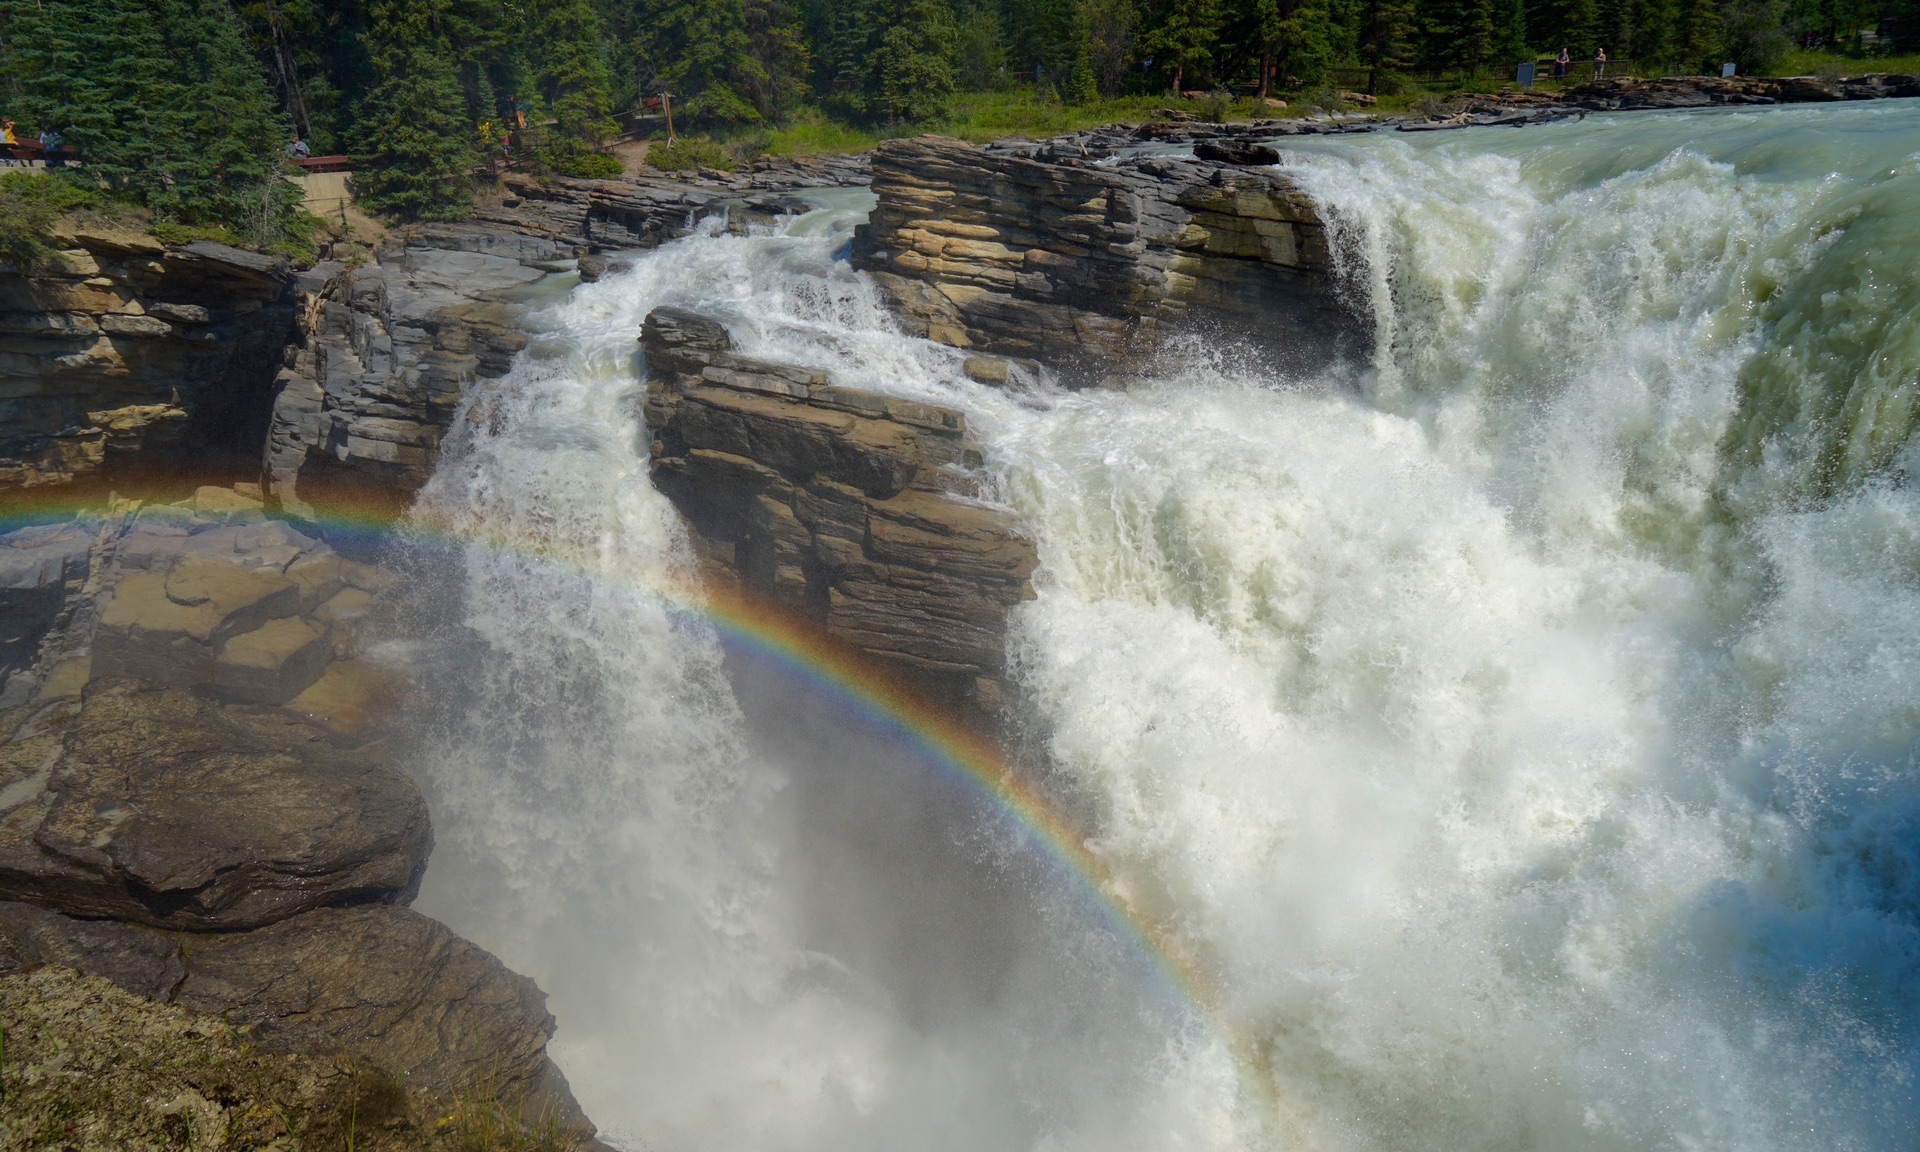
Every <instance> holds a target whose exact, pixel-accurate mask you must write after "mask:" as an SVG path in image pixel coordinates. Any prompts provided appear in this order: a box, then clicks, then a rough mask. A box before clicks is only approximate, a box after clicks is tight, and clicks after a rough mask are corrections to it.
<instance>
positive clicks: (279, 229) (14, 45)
mask: <svg viewBox="0 0 1920 1152" xmlns="http://www.w3.org/2000/svg"><path fill="white" fill-rule="evenodd" d="M0 16H4V19H5V24H6V29H7V34H8V45H7V48H8V53H7V57H6V65H5V66H6V69H7V71H8V73H9V78H10V80H11V84H10V85H9V87H11V88H13V89H14V91H15V92H17V96H15V97H13V98H12V99H10V100H9V101H8V105H7V111H8V113H9V114H11V115H13V116H15V117H16V118H18V119H19V120H20V121H21V123H22V125H23V127H24V126H33V127H38V128H51V129H53V130H55V131H57V132H59V133H61V134H62V136H64V137H65V142H66V147H67V148H68V150H69V151H70V152H72V153H73V154H75V155H77V156H80V157H82V158H83V159H84V160H85V162H86V165H87V167H86V172H87V175H88V177H89V178H90V179H93V180H95V181H98V182H100V183H103V184H105V185H107V186H108V187H110V188H112V189H115V190H117V191H119V192H121V193H123V194H126V195H129V196H132V197H134V198H136V199H138V200H139V201H140V202H141V203H143V204H145V205H147V206H148V207H149V208H152V209H153V210H154V212H155V213H156V214H157V215H158V216H160V217H161V218H162V219H171V220H176V221H180V222H183V223H188V224H202V225H207V224H211V225H220V226H224V227H227V228H231V229H233V230H234V231H235V232H237V233H239V234H240V235H241V236H242V237H243V238H244V239H247V240H249V241H251V242H254V243H259V244H270V243H274V242H276V241H278V240H280V239H281V238H282V237H283V235H284V233H285V229H286V228H287V227H289V226H290V225H291V223H292V220H293V216H294V209H295V206H296V205H297V204H298V203H299V199H300V197H299V191H298V190H297V189H296V188H294V187H293V185H292V184H291V183H289V182H288V181H287V180H286V179H285V173H284V171H283V169H282V164H281V157H282V150H283V149H284V147H285V146H286V144H287V143H288V141H289V140H290V139H291V136H292V125H291V124H290V123H289V122H288V120H287V119H286V117H285V116H284V115H282V114H281V113H280V111H279V110H278V108H277V107H276V105H275V102H274V99H273V94H272V90H271V88H270V87H269V85H268V81H267V78H266V75H265V73H264V72H263V71H262V70H261V68H260V66H259V64H258V62H257V61H256V60H255V58H254V56H253V52H252V46H251V44H250V42H249V40H248V37H247V32H246V29H245V27H244V26H243V25H242V24H241V23H240V22H239V20H238V19H237V18H236V17H235V15H234V13H233V12H232V10H231V9H229V8H228V7H227V6H226V4H225V3H223V2H222V0H0Z"/></svg>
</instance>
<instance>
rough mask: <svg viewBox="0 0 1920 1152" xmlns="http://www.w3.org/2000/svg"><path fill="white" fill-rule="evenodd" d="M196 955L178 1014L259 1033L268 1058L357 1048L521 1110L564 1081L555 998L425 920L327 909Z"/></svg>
mask: <svg viewBox="0 0 1920 1152" xmlns="http://www.w3.org/2000/svg"><path fill="white" fill-rule="evenodd" d="M191 947H192V955H191V956H190V957H189V959H188V961H187V965H186V977H185V979H184V980H183V981H182V982H181V984H180V985H179V988H178V990H177V991H176V992H175V993H174V996H173V1002H174V1003H176V1004H180V1005H182V1006H184V1007H187V1008H191V1009H193V1010H195V1011H199V1012H208V1013H217V1014H221V1015H224V1016H225V1017H226V1018H227V1019H229V1020H231V1021H232V1022H234V1023H236V1024H253V1025H257V1026H258V1029H259V1030H258V1032H257V1033H256V1035H258V1036H259V1038H260V1042H261V1044H262V1046H263V1047H265V1048H267V1049H268V1050H269V1051H281V1052H325V1051H337V1050H343V1049H351V1050H353V1051H355V1052H357V1053H359V1054H361V1055H363V1056H365V1057H366V1058H368V1059H370V1060H373V1061H374V1062H376V1063H378V1064H380V1065H382V1066H384V1067H387V1068H391V1069H393V1070H395V1071H397V1072H401V1073H403V1074H404V1075H406V1076H407V1078H408V1079H409V1080H411V1081H413V1082H414V1083H417V1084H421V1085H423V1086H427V1087H432V1088H437V1089H439V1090H442V1091H446V1092H458V1091H462V1090H466V1089H469V1088H470V1087H471V1086H473V1085H476V1084H487V1085H489V1086H491V1087H493V1088H495V1089H497V1090H499V1091H500V1092H501V1094H502V1095H503V1096H505V1097H508V1098H516V1099H517V1098H525V1097H528V1096H532V1095H537V1094H539V1093H540V1092H541V1090H542V1089H543V1088H546V1087H549V1086H550V1084H551V1080H550V1077H557V1075H558V1073H557V1072H555V1071H553V1070H552V1068H551V1065H550V1064H549V1063H548V1061H547V1058H546V1045H547V1040H548V1038H549V1037H550V1036H551V1035H552V1034H553V1028H554V1023H553V1017H552V1015H551V1014H549V1013H548V1012H547V1008H546V999H547V998H546V995H545V994H544V993H542V992H541V991H540V989H539V988H538V987H536V986H535V985H534V983H533V981H531V980H529V979H527V978H526V977H525V976H521V975H518V974H516V973H514V972H511V971H509V970H508V969H507V968H506V966H505V965H503V964H501V963H500V961H499V960H497V959H495V958H494V957H493V956H492V955H490V954H488V953H487V952H485V951H483V950H482V949H480V948H478V947H476V946H475V945H473V944H471V943H469V942H468V941H466V940H463V939H461V938H460V937H458V936H455V935H454V934H453V933H452V932H451V931H449V930H448V929H447V927H446V926H445V925H443V924H441V923H439V922H438V921H435V920H431V919H429V918H427V917H425V916H422V915H420V914H419V913H418V912H414V911H411V910H409V909H405V908H391V907H382V906H371V907H360V908H325V909H320V910H317V911H314V912H309V913H307V914H305V915H303V916H299V917H296V918H294V919H292V920H287V921H284V922H282V923H279V924H275V925H273V926H271V927H267V928H261V929H257V930H255V931H252V932H239V933H221V934H217V935H204V936H195V937H193V938H192V940H191ZM569 1102H570V1100H569Z"/></svg>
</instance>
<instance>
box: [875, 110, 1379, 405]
mask: <svg viewBox="0 0 1920 1152" xmlns="http://www.w3.org/2000/svg"><path fill="white" fill-rule="evenodd" d="M873 174H874V176H873V190H874V192H875V194H876V195H877V196H878V200H879V202H878V204H877V206H876V207H875V208H874V210H873V214H872V216H871V218H870V219H869V220H868V222H867V223H866V224H865V225H863V226H862V227H861V228H860V229H859V231H858V232H857V233H856V238H855V241H854V263H855V264H856V265H857V266H859V267H861V268H864V269H866V270H867V271H869V272H871V273H872V274H873V275H874V276H875V278H876V279H878V280H879V282H880V283H881V285H882V287H883V288H884V289H885V290H886V291H887V292H888V294H889V296H890V298H891V300H892V302H893V304H894V306H895V309H896V311H897V312H898V313H899V314H900V315H901V317H902V318H903V320H904V322H905V323H906V325H907V327H908V329H909V330H910V331H912V332H914V333H916V334H918V335H924V336H927V337H929V338H931V339H933V340H936V341H939V342H941V343H944V344H951V345H954V346H957V347H962V348H978V349H982V350H985V351H989V352H995V353H999V354H1003V355H1010V356H1016V357H1026V358H1032V359H1037V360H1042V361H1048V362H1051V363H1052V364H1053V365H1054V366H1055V367H1056V368H1059V369H1060V370H1062V371H1063V372H1064V373H1066V374H1067V375H1068V376H1069V377H1070V379H1072V380H1076V381H1085V380H1087V379H1088V378H1089V377H1097V375H1098V374H1099V373H1100V372H1102V371H1104V370H1106V369H1107V368H1109V367H1110V366H1112V365H1113V364H1115V363H1116V362H1119V361H1122V360H1125V359H1128V358H1130V357H1134V356H1140V355H1144V354H1147V353H1150V352H1152V351H1153V350H1154V349H1155V348H1156V347H1157V346H1158V345H1159V344H1160V343H1161V342H1162V341H1163V340H1164V339H1165V338H1166V337H1167V336H1168V335H1170V334H1172V333H1174V332H1177V331H1179V330H1181V329H1182V328H1186V327H1192V326H1204V327H1208V328H1211V329H1213V330H1215V331H1218V332H1219V333H1221V334H1223V335H1226V336H1229V337H1232V338H1238V339H1247V340H1253V341H1256V342H1259V343H1261V344H1265V345H1275V344H1282V345H1284V344H1288V343H1293V342H1300V341H1314V342H1318V341H1320V340H1322V339H1324V338H1325V336H1326V334H1327V333H1328V332H1329V331H1333V330H1338V329H1341V328H1343V327H1345V326H1346V324H1347V320H1346V317H1345V314H1344V313H1343V312H1342V311H1341V310H1340V309H1339V308H1338V307H1337V306H1336V305H1335V304H1334V302H1333V300H1332V297H1331V293H1330V292H1329V291H1328V285H1327V280H1328V275H1329V272H1330V259H1329V254H1328V250H1327V240H1326V234H1325V228H1324V226H1323V225H1322V223H1321V221H1320V218H1319V216H1318V215H1317V213H1316V212H1315V210H1314V207H1313V205H1312V203H1311V202H1310V201H1309V200H1308V199H1307V197H1306V196H1305V195H1304V194H1303V193H1302V192H1301V191H1300V190H1299V189H1298V188H1296V187H1295V186H1294V185H1293V183H1292V182H1291V181H1289V180H1288V179H1287V178H1286V177H1284V176H1282V175H1280V174H1279V173H1277V172H1273V171H1269V170H1266V169H1262V168H1248V167H1245V166H1242V165H1239V164H1232V163H1220V162H1216V161H1202V160H1193V159H1178V158H1165V157H1154V158H1143V157H1134V158H1131V159H1121V160H1117V161H1111V162H1096V161H1094V160H1089V159H1081V158H1079V157H1078V156H1075V155H1072V154H1064V155H1063V154H1061V153H1060V152H1059V151H1058V150H1046V149H1025V150H1021V151H1017V152H1012V151H1003V150H991V149H978V148H974V147H972V146H970V145H967V144H965V143H962V142H961V141H958V140H948V139H943V138H940V137H919V138H917V139H911V140H891V141H887V142H885V143H883V144H882V145H881V146H880V147H879V148H878V149H876V150H875V152H874V157H873Z"/></svg>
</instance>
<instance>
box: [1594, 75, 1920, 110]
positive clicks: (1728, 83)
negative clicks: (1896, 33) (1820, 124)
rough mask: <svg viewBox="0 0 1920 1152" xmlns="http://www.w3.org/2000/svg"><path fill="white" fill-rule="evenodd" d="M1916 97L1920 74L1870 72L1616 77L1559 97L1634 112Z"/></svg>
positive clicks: (1919, 87) (1600, 108) (1599, 107)
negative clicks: (1837, 75) (1833, 76)
mask: <svg viewBox="0 0 1920 1152" xmlns="http://www.w3.org/2000/svg"><path fill="white" fill-rule="evenodd" d="M1901 96H1920V76H1914V75H1902V74H1889V73H1885V72H1875V73H1870V74H1868V75H1864V76H1848V77H1844V78H1839V79H1827V78H1826V77H1822V76H1729V77H1725V78H1722V77H1719V76H1663V77H1659V78H1657V79H1647V80H1643V79H1639V78H1636V77H1633V76H1619V77H1613V78H1610V79H1605V80H1596V81H1594V82H1592V83H1590V84H1581V85H1578V86H1576V87H1573V88H1569V89H1567V91H1566V92H1565V94H1564V95H1562V96H1561V97H1560V99H1561V100H1562V101H1564V102H1565V103H1567V104H1569V105H1572V106H1573V107H1576V108H1586V109H1591V110H1594V111H1623V112H1624V111H1638V110H1651V109H1659V108H1704V107H1711V106H1713V105H1718V104H1821V103H1828V102H1831V101H1835V100H1885V99H1890V98H1893V97H1901Z"/></svg>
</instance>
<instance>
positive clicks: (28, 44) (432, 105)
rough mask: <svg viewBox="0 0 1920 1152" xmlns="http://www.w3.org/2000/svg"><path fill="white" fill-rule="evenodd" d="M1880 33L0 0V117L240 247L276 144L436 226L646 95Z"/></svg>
mask: <svg viewBox="0 0 1920 1152" xmlns="http://www.w3.org/2000/svg"><path fill="white" fill-rule="evenodd" d="M1883 21H1890V23H1887V24H1883V23H1882V22H1883ZM1879 27H1885V28H1887V29H1888V30H1889V31H1890V32H1891V33H1892V34H1893V36H1894V37H1895V39H1896V40H1897V41H1898V42H1899V44H1900V46H1901V47H1902V48H1905V49H1907V50H1911V49H1912V48H1913V47H1914V46H1915V45H1916V42H1920V0H538V2H537V3H536V2H530V0H0V114H5V115H8V116H11V117H13V118H14V119H15V120H16V121H18V122H19V124H20V125H21V127H22V130H23V131H28V132H31V131H33V130H36V129H38V128H41V127H52V128H54V129H55V130H57V131H59V132H60V133H61V134H62V135H63V136H64V137H65V139H66V142H67V144H68V146H69V148H70V149H71V151H73V152H74V153H77V154H79V155H82V156H84V157H85V158H86V161H87V169H86V171H87V172H88V174H89V177H90V178H91V179H93V180H94V181H95V182H96V183H99V184H103V185H104V186H106V187H108V188H110V189H112V190H114V191H116V192H118V193H120V194H123V195H126V196H128V197H131V198H133V199H136V200H138V201H140V202H141V203H143V204H145V205H146V206H147V207H149V208H150V209H152V210H153V211H154V212H155V213H156V214H158V215H159V216H161V217H163V218H167V219H177V220H181V221H184V222H188V223H194V222H205V223H209V224H219V225H221V226H224V227H227V228H231V229H233V230H235V231H236V232H238V233H240V234H242V235H243V236H245V237H247V238H248V239H249V240H252V241H254V242H266V241H270V240H271V239H272V238H273V236H274V235H275V234H276V233H277V232H278V231H283V230H284V229H286V228H287V227H290V226H292V225H291V223H290V222H291V220H292V215H291V214H292V212H293V199H294V198H290V197H291V191H290V189H289V187H288V185H287V184H286V182H285V181H284V180H282V179H280V178H279V176H280V173H281V171H282V165H281V161H282V159H283V157H284V154H285V151H286V148H287V146H288V144H289V143H290V142H291V141H292V140H293V139H294V138H296V137H298V138H300V139H301V140H303V141H305V143H306V145H307V147H309V148H310V149H311V150H313V151H314V152H316V153H332V152H344V153H346V154H348V155H350V156H351V157H353V159H354V161H355V170H356V177H355V179H356V184H357V188H358V195H359V197H360V199H361V201H362V203H364V204H366V205H367V206H368V207H369V208H371V209H373V210H375V211H378V212H382V213H386V214H388V215H392V216H395V217H399V218H435V217H441V218H445V217H453V216H458V215H459V214H461V213H462V212H464V211H465V210H466V207H467V204H468V203H469V200H470V196H471V186H470V185H471V182H470V181H469V179H468V176H469V174H470V173H471V172H472V171H473V170H474V169H475V167H476V166H477V165H481V164H486V163H490V162H497V161H498V160H500V159H502V158H506V157H507V152H508V150H509V149H516V150H517V151H515V152H513V154H512V156H511V157H510V158H512V159H515V160H517V161H519V162H522V163H531V164H532V165H534V166H535V167H536V168H538V169H540V170H543V171H551V172H557V173H562V174H571V175H602V174H608V173H609V172H610V171H615V170H617V165H614V164H613V162H612V161H611V159H610V158H609V157H607V156H605V155H603V154H602V153H601V152H600V149H601V147H602V146H603V145H604V143H605V142H606V141H607V140H608V139H609V138H610V137H611V136H612V135H614V134H615V133H616V132H617V131H618V124H617V120H616V118H617V117H618V116H619V115H621V114H623V113H628V112H633V111H636V110H645V109H646V106H647V104H648V102H649V101H656V102H657V101H658V99H659V97H660V95H661V94H662V93H669V94H671V96H672V99H673V106H674V108H675V109H676V111H677V112H678V114H679V115H680V117H681V118H682V124H683V125H687V124H691V125H699V126H704V127H710V128H717V127H739V126H750V125H754V124H757V123H763V122H769V121H777V120H779V119H780V118H782V117H783V116H785V115H787V114H788V113H790V112H791V111H793V110H794V109H796V108H797V107H799V106H801V105H802V104H808V105H812V106H816V107H819V108H821V109H823V110H825V111H826V112H827V113H828V114H830V115H833V116H836V117H839V118H841V119H845V120H849V121H855V122H863V123H868V124H913V123H917V122H922V121H926V120H929V119H933V118H935V117H937V116H938V115H939V114H940V113H941V111H942V110H943V108H944V107H945V106H946V102H947V101H948V99H949V98H950V96H951V95H952V94H953V93H955V92H957V91H971V90H982V89H992V88H1006V87H1015V86H1030V87H1031V88H1032V89H1033V90H1034V91H1036V92H1038V93H1040V94H1042V95H1043V96H1044V97H1045V98H1051V99H1060V100H1066V101H1074V102H1091V101H1096V100H1099V99H1102V98H1112V97H1118V96H1124V95H1129V94H1147V93H1173V92H1180V91H1191V90H1194V89H1201V90H1218V89H1228V90H1233V91H1238V92H1242V93H1247V94H1262V95H1264V94H1267V93H1270V92H1273V91H1276V90H1279V91H1296V90H1299V89H1302V88H1309V87H1314V86H1319V85H1325V84H1327V83H1329V82H1330V81H1331V80H1332V79H1333V78H1334V69H1337V68H1343V67H1348V68H1351V67H1362V68H1367V69H1370V70H1371V75H1372V76H1373V77H1374V79H1375V82H1376V84H1377V85H1378V86H1379V87H1381V88H1383V89H1388V90H1391V89H1392V88H1393V87H1394V85H1395V83H1396V78H1397V77H1400V76H1403V75H1405V74H1407V73H1409V72H1415V71H1419V70H1425V69H1454V70H1461V71H1467V72H1472V71H1475V70H1483V69H1489V68H1494V69H1500V70H1503V71H1504V70H1506V69H1508V68H1510V67H1511V66H1512V65H1513V64H1514V63H1516V62H1518V61H1521V60H1525V59H1531V58H1533V57H1534V56H1536V55H1539V54H1552V53H1555V52H1557V51H1558V50H1559V49H1561V48H1566V49H1567V50H1569V52H1570V53H1571V54H1572V55H1573V56H1574V58H1576V59H1580V60H1585V59H1588V58H1590V57H1591V55H1592V53H1593V51H1594V50H1595V49H1599V48H1604V49H1605V50H1606V51H1607V52H1608V54H1609V55H1610V56H1612V57H1613V58H1614V59H1630V60H1633V61H1635V62H1636V63H1637V64H1638V65H1639V66H1640V67H1641V69H1643V70H1681V71H1701V70H1708V69H1711V70H1714V71H1717V70H1718V66H1719V64H1720V63H1721V62H1722V61H1729V60H1730V61H1734V62H1736V63H1737V64H1738V65H1739V66H1740V67H1741V69H1742V70H1743V71H1749V72H1750V71H1756V70H1760V69H1763V68H1765V67H1766V66H1767V65H1768V64H1770V63H1771V62H1772V59H1773V58H1774V57H1775V56H1777V55H1778V53H1779V52H1780V51H1782V50H1783V49H1784V48H1785V47H1786V46H1787V45H1789V44H1790V43H1791V42H1792V41H1793V40H1794V39H1795V38H1799V39H1800V40H1801V42H1803V43H1810V42H1814V41H1819V42H1823V43H1826V44H1839V43H1842V42H1845V41H1846V40H1848V39H1849V38H1854V37H1857V36H1858V34H1859V32H1860V30H1862V29H1870V28H1879Z"/></svg>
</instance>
